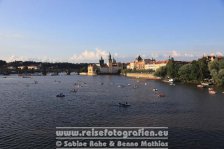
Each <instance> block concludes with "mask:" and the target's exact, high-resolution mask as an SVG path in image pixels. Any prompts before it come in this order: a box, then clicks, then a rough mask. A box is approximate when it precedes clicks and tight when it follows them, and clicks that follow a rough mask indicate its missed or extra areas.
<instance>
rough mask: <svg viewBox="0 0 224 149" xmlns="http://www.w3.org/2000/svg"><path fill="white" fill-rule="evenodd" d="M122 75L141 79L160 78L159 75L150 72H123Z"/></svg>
mask: <svg viewBox="0 0 224 149" xmlns="http://www.w3.org/2000/svg"><path fill="white" fill-rule="evenodd" d="M123 75H124V76H126V77H132V78H142V79H150V80H161V78H160V77H156V76H154V75H153V74H152V73H125V74H123Z"/></svg>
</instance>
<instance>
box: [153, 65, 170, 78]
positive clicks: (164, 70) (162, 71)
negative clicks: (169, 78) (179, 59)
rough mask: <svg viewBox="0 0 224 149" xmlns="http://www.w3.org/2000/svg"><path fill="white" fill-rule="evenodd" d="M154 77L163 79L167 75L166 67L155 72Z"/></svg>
mask: <svg viewBox="0 0 224 149" xmlns="http://www.w3.org/2000/svg"><path fill="white" fill-rule="evenodd" d="M154 75H155V76H158V77H163V78H164V77H165V76H166V75H167V72H166V67H165V66H163V67H160V68H158V69H157V70H156V72H155V73H154Z"/></svg>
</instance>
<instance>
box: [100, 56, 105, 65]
mask: <svg viewBox="0 0 224 149" xmlns="http://www.w3.org/2000/svg"><path fill="white" fill-rule="evenodd" d="M103 65H104V59H103V58H102V56H101V59H100V66H101V67H102V66H103Z"/></svg>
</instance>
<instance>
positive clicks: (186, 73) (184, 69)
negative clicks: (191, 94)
mask: <svg viewBox="0 0 224 149" xmlns="http://www.w3.org/2000/svg"><path fill="white" fill-rule="evenodd" d="M191 68H192V64H185V65H183V66H181V67H180V69H179V71H178V75H179V78H180V80H183V81H189V80H191V77H190V75H191Z"/></svg>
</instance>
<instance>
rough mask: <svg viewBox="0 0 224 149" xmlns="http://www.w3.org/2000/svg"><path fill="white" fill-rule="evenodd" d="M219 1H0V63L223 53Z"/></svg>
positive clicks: (222, 13) (223, 4)
mask: <svg viewBox="0 0 224 149" xmlns="http://www.w3.org/2000/svg"><path fill="white" fill-rule="evenodd" d="M223 41H224V1H223V0H0V58H1V59H5V60H7V61H11V60H15V59H18V60H41V61H69V62H74V63H76V62H84V61H86V62H95V61H96V60H97V59H98V57H99V56H100V55H102V56H104V57H105V56H106V55H107V53H108V52H109V51H110V52H111V53H112V54H113V56H114V57H115V58H117V59H118V60H119V61H129V60H132V59H133V58H134V57H136V56H137V55H138V54H141V55H143V57H145V58H151V57H154V58H157V59H166V58H168V56H169V55H171V56H174V57H175V58H176V59H183V60H191V59H196V58H197V57H200V56H202V55H203V54H211V53H214V54H224V42H223Z"/></svg>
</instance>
